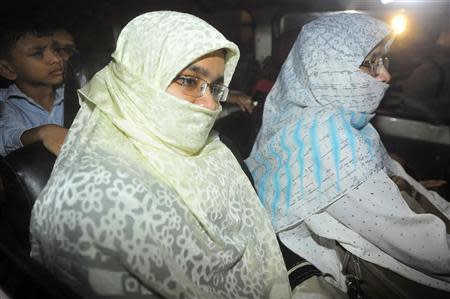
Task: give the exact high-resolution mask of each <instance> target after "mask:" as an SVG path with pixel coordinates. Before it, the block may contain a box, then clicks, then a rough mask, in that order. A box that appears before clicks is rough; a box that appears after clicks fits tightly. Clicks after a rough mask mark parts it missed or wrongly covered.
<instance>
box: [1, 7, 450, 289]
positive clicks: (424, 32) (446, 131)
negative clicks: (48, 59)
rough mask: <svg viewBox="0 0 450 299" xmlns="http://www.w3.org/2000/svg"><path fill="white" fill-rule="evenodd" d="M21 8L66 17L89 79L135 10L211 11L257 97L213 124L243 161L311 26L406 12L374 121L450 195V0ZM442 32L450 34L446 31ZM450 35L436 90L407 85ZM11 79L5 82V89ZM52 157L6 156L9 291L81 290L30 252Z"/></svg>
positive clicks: (395, 148) (71, 89)
mask: <svg viewBox="0 0 450 299" xmlns="http://www.w3.org/2000/svg"><path fill="white" fill-rule="evenodd" d="M19 2H20V1H19ZM3 5H4V4H2V6H3ZM16 6H17V3H15V6H14V7H11V8H9V7H8V6H6V8H4V9H2V12H1V13H0V14H1V16H2V17H4V16H5V15H6V14H8V13H10V12H14V13H18V12H17V11H20V14H22V13H23V15H17V17H18V18H20V17H23V16H26V15H27V13H31V12H33V11H35V10H37V9H40V10H43V11H46V12H48V13H49V15H51V14H55V13H56V14H57V15H59V17H60V18H61V19H63V20H64V21H65V26H66V28H67V29H68V30H69V31H70V32H72V33H73V35H74V36H75V40H76V44H77V49H78V52H77V54H76V57H75V58H74V59H73V61H72V63H73V68H74V69H76V70H77V71H81V72H82V73H83V74H84V76H85V77H86V78H87V80H89V78H91V77H92V76H93V75H94V74H95V73H96V72H97V71H99V70H100V69H101V68H102V67H103V66H105V65H106V64H107V63H108V61H109V60H110V55H111V53H112V52H113V51H114V48H115V41H116V39H117V37H118V35H119V33H120V30H121V29H122V28H123V26H125V25H126V23H127V22H128V21H130V20H131V19H132V18H133V17H135V16H137V15H139V14H141V13H144V12H148V11H155V10H175V11H182V12H187V13H191V14H194V15H196V16H198V17H200V18H202V19H205V20H206V21H207V22H209V23H210V24H212V25H213V26H215V27H216V28H218V30H219V31H221V32H222V33H223V34H224V35H225V36H226V37H227V38H228V39H230V40H232V41H234V42H235V43H236V44H237V45H238V46H239V48H240V51H241V59H240V62H239V64H238V67H237V70H236V72H235V75H234V77H233V80H232V82H231V84H230V88H231V89H233V90H237V91H240V92H242V93H244V94H246V95H248V96H250V97H251V98H252V101H254V102H255V105H256V106H255V108H254V109H253V111H252V113H249V112H247V111H242V110H241V109H240V108H239V107H238V106H236V105H233V104H229V103H225V104H224V109H223V112H222V114H221V115H220V117H219V119H218V120H217V123H216V125H215V129H216V130H218V131H219V132H220V134H221V135H223V136H224V138H226V139H227V140H229V144H233V145H232V146H233V147H234V148H235V152H236V153H237V154H238V155H239V157H240V158H242V159H245V158H246V157H247V156H248V155H249V153H250V151H251V148H252V145H253V142H254V140H255V139H256V135H257V133H258V129H259V127H260V126H261V122H262V113H263V107H264V99H265V97H266V96H267V94H268V92H269V91H270V88H259V87H258V86H262V85H264V84H263V82H265V81H264V80H268V81H271V82H272V84H273V82H274V81H275V80H276V77H277V74H278V72H279V70H280V68H281V66H282V63H283V61H284V59H285V58H286V57H287V54H288V53H289V50H290V48H291V47H292V45H293V43H294V41H295V39H296V37H297V36H298V33H299V32H300V31H301V28H302V26H303V25H304V24H306V23H308V22H309V21H311V20H313V19H315V18H317V17H319V16H323V15H327V14H335V13H339V12H343V11H351V12H353V13H363V14H369V15H371V16H374V17H376V18H379V19H382V20H384V21H386V22H388V23H391V22H396V20H397V22H398V18H399V17H400V18H401V21H399V22H400V23H401V24H400V25H398V24H397V25H398V26H401V27H402V30H403V32H402V33H401V34H400V35H399V37H398V38H397V40H396V41H395V42H394V44H393V45H392V48H391V50H390V52H389V54H388V56H389V58H390V67H389V69H390V71H391V74H392V80H391V86H390V89H389V90H388V92H387V93H386V95H385V97H384V99H383V101H382V103H381V105H380V107H379V108H378V110H377V112H376V114H377V115H376V117H375V118H373V120H372V124H373V125H374V126H375V127H376V129H377V130H378V132H379V134H380V135H381V139H382V141H383V142H384V144H385V146H386V148H387V150H388V152H389V153H390V154H391V155H393V156H394V157H395V158H396V159H397V160H398V161H400V163H401V164H402V165H403V166H404V167H405V169H406V170H407V171H408V172H409V174H410V175H411V176H413V177H414V178H416V179H417V180H418V181H421V182H422V183H423V184H424V185H425V186H426V187H427V188H429V189H432V190H434V191H436V192H438V193H439V194H441V195H442V196H443V197H444V198H446V199H447V200H448V199H449V198H450V100H449V99H450V86H449V84H450V83H449V82H450V78H449V76H450V60H449V58H450V56H449V54H448V53H450V51H449V48H450V33H449V32H450V1H446V0H442V1H426V0H422V1H403V0H400V1H394V0H391V1H388V0H384V1H383V0H382V1H379V0H370V1H354V0H333V1H325V0H222V1H208V0H192V1H185V0H165V1H158V0H148V1H147V0H128V1H123V0H109V1H108V0H101V1H57V0H54V1H45V0H41V1H34V2H33V1H23V3H22V2H20V4H19V6H21V9H20V10H17V7H16ZM174 30H176V29H174ZM444 33H446V34H447V35H446V36H447V37H446V39H447V40H445V38H444V37H442V36H443V35H442V34H444ZM441 39H444V41H442V40H441ZM445 42H446V43H447V44H446V46H447V47H448V48H447V52H446V53H447V56H446V60H445V61H442V63H441V62H439V61H437V62H436V61H435V60H433V62H432V63H434V64H436V65H437V68H438V69H439V72H440V74H441V75H442V76H441V77H442V78H440V79H439V80H438V81H437V83H436V86H435V88H434V89H433V91H426V92H425V93H424V92H422V91H421V93H420V95H418V94H417V93H413V92H410V89H412V87H414V85H417V84H418V83H420V82H417V81H416V82H415V83H414V82H413V83H411V82H409V81H408V80H409V79H410V75H411V74H412V73H413V72H414V70H415V69H416V68H418V67H419V66H420V65H421V64H423V63H424V62H425V61H427V59H428V57H431V56H432V55H433V53H434V52H436V51H437V50H438V47H440V43H445ZM71 72H72V73H71ZM73 76H74V71H73V70H72V71H69V72H68V75H67V76H66V77H65V84H66V87H67V88H66V89H65V95H66V99H67V100H66V101H67V102H68V103H70V105H67V107H66V111H65V117H66V118H67V120H69V121H67V122H66V125H67V127H70V120H73V118H74V117H75V115H76V111H77V107H78V99H77V96H76V89H77V88H78V87H79V86H77V83H76V82H74V81H73ZM71 80H72V81H71ZM8 84H9V82H7V81H5V80H2V81H0V87H1V88H4V87H6V86H7V85H8ZM258 84H259V85H258ZM411 86H412V87H411ZM230 146H231V145H230ZM55 158H56V157H55V156H53V155H52V154H50V153H49V152H48V151H46V150H45V148H44V147H43V146H42V144H33V145H32V146H27V147H24V148H22V149H19V150H17V151H15V152H13V153H11V154H9V155H7V156H5V157H0V176H1V177H0V178H1V180H0V291H1V290H3V292H4V293H5V294H6V295H7V296H8V297H9V298H77V295H76V294H75V293H73V292H72V290H69V289H68V288H66V287H65V286H64V285H63V284H61V283H60V282H59V281H58V279H57V278H56V277H52V275H51V274H50V273H48V272H47V271H46V270H45V269H43V268H42V267H40V265H37V264H36V263H35V262H33V261H32V260H31V258H30V257H29V256H28V252H29V250H30V243H29V237H28V225H29V216H30V212H31V208H32V206H33V203H34V201H35V200H36V198H37V197H38V195H39V193H40V191H41V190H42V188H43V187H44V186H45V184H46V182H47V180H48V178H49V176H50V174H51V170H52V167H53V163H54V161H55ZM6 295H5V296H6ZM8 297H7V298H8ZM0 298H3V297H2V293H1V292H0Z"/></svg>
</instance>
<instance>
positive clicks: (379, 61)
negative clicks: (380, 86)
mask: <svg viewBox="0 0 450 299" xmlns="http://www.w3.org/2000/svg"><path fill="white" fill-rule="evenodd" d="M361 66H362V67H365V68H367V69H368V70H369V73H370V75H372V76H374V77H375V76H377V75H378V74H379V73H380V71H381V68H382V67H384V68H385V69H386V70H387V69H389V58H387V57H372V58H370V59H366V60H364V61H363V63H362V64H361Z"/></svg>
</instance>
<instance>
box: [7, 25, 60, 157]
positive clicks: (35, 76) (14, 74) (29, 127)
mask: <svg viewBox="0 0 450 299" xmlns="http://www.w3.org/2000/svg"><path fill="white" fill-rule="evenodd" d="M3 21H4V23H3V24H2V26H1V28H2V32H1V34H0V76H2V77H4V78H5V79H7V80H9V81H11V82H12V84H11V85H9V87H8V88H7V89H4V90H2V91H1V92H0V95H1V97H2V101H0V129H1V130H0V155H6V154H8V153H10V152H11V151H14V150H16V149H18V148H20V147H22V146H24V145H27V144H30V143H34V142H37V141H41V142H42V143H43V144H44V146H45V147H46V148H47V149H48V150H49V151H51V152H52V153H54V154H58V152H59V150H60V147H61V145H62V143H63V141H64V138H65V135H66V133H67V130H66V129H65V128H63V127H62V126H63V122H64V115H63V110H64V109H63V107H64V96H63V91H62V89H58V87H59V86H60V85H61V84H62V82H63V73H64V69H63V60H62V58H61V57H60V56H59V54H58V53H57V52H56V51H55V49H54V47H53V39H52V29H51V26H49V25H48V24H47V23H46V22H44V21H42V20H40V19H39V18H35V19H31V18H30V19H27V20H26V21H23V20H3Z"/></svg>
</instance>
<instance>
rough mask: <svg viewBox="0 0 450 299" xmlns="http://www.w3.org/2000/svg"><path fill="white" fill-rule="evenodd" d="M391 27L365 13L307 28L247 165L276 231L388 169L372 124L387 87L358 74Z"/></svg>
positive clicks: (277, 85) (321, 20)
mask: <svg viewBox="0 0 450 299" xmlns="http://www.w3.org/2000/svg"><path fill="white" fill-rule="evenodd" d="M388 32H389V30H388V28H387V27H386V26H385V24H384V23H382V22H381V21H378V20H376V19H373V18H371V17H369V16H366V15H362V14H338V15H333V16H327V17H322V18H319V19H317V20H315V21H313V22H310V23H308V24H306V25H305V26H304V27H303V29H302V32H301V33H300V35H299V37H298V39H297V41H296V42H295V44H294V46H293V48H292V50H291V52H290V53H289V56H288V58H287V60H286V62H285V63H284V65H283V67H282V69H281V72H280V75H279V76H278V79H277V81H276V83H275V85H274V87H273V89H272V90H271V92H270V93H269V95H268V97H267V100H266V104H265V106H264V118H263V125H262V128H261V130H260V132H259V135H258V137H257V140H256V143H255V145H254V147H253V149H252V153H251V155H250V157H249V158H248V159H247V161H246V163H247V165H248V167H249V169H250V171H251V172H252V175H253V178H254V180H255V185H256V187H257V190H258V195H259V196H260V198H261V200H262V201H263V204H264V206H265V207H266V209H268V210H269V211H270V212H271V215H272V222H273V224H274V226H275V229H276V230H277V231H279V230H283V229H285V228H288V227H290V226H292V225H295V224H296V223H298V222H301V221H302V220H303V219H305V218H306V217H308V216H310V215H312V214H314V213H316V212H318V211H320V210H322V209H324V208H326V207H327V206H329V205H330V204H332V203H333V202H334V201H336V200H337V199H339V198H340V197H341V196H342V195H343V194H345V193H346V192H347V191H348V190H351V189H353V188H354V187H356V186H358V185H359V184H360V183H362V182H363V181H365V180H367V178H368V177H370V175H371V174H373V173H375V172H377V171H379V170H380V169H382V168H383V167H384V163H385V162H384V161H385V155H386V152H385V149H384V147H383V145H382V144H381V142H380V139H379V136H378V134H377V132H376V131H375V130H374V129H373V127H372V126H371V125H370V123H369V121H370V119H371V118H372V117H373V112H374V110H375V109H376V107H377V106H378V104H379V102H380V101H381V99H382V97H383V95H384V92H385V90H386V89H387V87H388V85H387V84H385V83H383V82H380V81H376V80H374V79H373V78H372V77H371V76H370V75H368V74H365V73H363V72H361V71H360V70H359V66H360V64H361V62H362V61H363V60H364V57H365V56H366V55H367V53H368V52H369V51H370V50H371V49H372V48H374V47H375V45H377V44H378V43H379V42H380V41H381V40H382V39H383V38H384V37H385V36H386V35H387V34H388Z"/></svg>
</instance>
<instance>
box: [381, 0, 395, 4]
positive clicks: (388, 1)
mask: <svg viewBox="0 0 450 299" xmlns="http://www.w3.org/2000/svg"><path fill="white" fill-rule="evenodd" d="M392 2H394V0H381V3H383V4H389V3H392Z"/></svg>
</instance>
